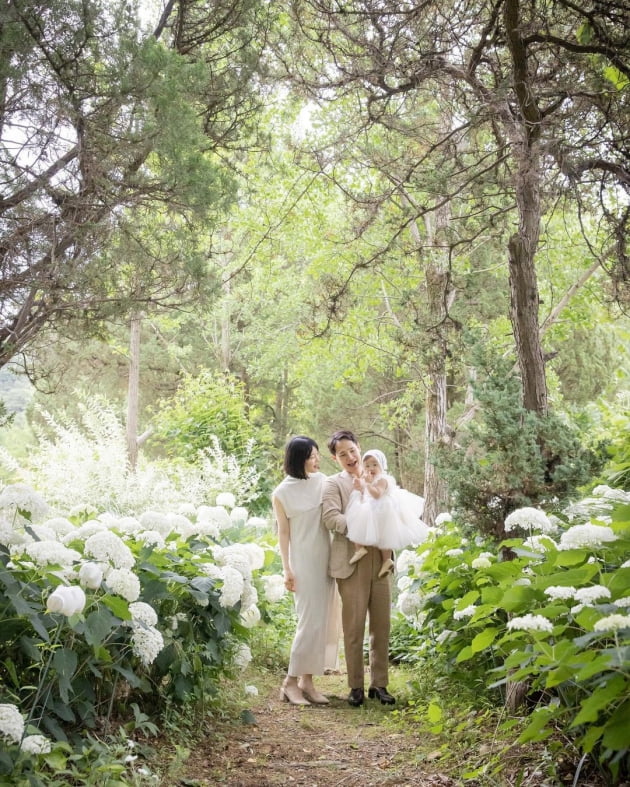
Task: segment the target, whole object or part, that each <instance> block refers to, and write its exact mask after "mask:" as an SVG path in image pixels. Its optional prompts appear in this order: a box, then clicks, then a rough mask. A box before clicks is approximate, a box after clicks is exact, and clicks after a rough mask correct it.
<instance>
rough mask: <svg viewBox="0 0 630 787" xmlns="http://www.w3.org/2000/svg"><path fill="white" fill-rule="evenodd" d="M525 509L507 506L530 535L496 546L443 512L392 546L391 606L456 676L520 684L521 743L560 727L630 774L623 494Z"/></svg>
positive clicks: (629, 522)
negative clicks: (525, 704) (415, 538)
mask: <svg viewBox="0 0 630 787" xmlns="http://www.w3.org/2000/svg"><path fill="white" fill-rule="evenodd" d="M532 512H535V510H534V509H531V508H525V509H518V510H517V511H516V512H514V514H513V517H517V520H516V521H520V522H521V523H523V522H528V521H529V523H530V524H529V525H528V526H525V525H521V527H524V528H525V529H524V533H525V534H527V537H525V535H524V536H523V537H520V538H510V539H509V540H506V541H504V542H503V543H502V544H501V545H500V548H499V550H498V552H497V551H496V549H493V548H492V547H491V545H490V544H488V543H485V542H484V541H483V539H481V538H479V537H477V538H475V539H474V540H473V541H471V540H469V539H468V538H467V536H466V534H465V533H463V532H462V530H461V528H460V527H459V526H457V525H456V524H455V523H454V522H452V521H450V522H449V521H448V520H446V521H445V522H443V523H442V524H441V525H440V527H439V528H438V531H437V532H436V534H435V536H434V537H433V538H432V540H430V541H429V542H428V543H427V544H425V545H423V546H422V547H420V548H419V549H418V550H417V552H416V553H412V552H405V553H402V555H401V556H400V557H399V567H400V568H401V569H404V568H405V567H406V568H407V572H408V575H407V577H405V578H404V582H403V583H402V584H403V585H404V587H405V590H403V591H402V592H401V594H400V597H399V607H400V608H401V609H402V610H403V612H405V613H406V615H407V617H408V618H409V625H410V627H415V628H416V630H417V648H416V650H417V652H419V653H422V655H423V656H424V657H425V658H427V659H430V660H436V661H439V662H440V663H441V664H442V666H443V668H444V669H445V671H446V672H447V674H448V675H449V677H450V678H451V679H452V680H456V679H459V680H461V681H462V682H464V683H465V684H467V685H470V683H471V681H473V682H474V681H483V682H485V684H486V688H487V690H488V691H490V692H492V691H494V692H497V691H499V690H500V691H502V692H506V691H507V690H508V688H509V686H510V685H511V684H514V683H522V684H524V685H525V686H526V687H527V692H528V701H529V703H530V707H535V710H534V712H533V713H532V714H531V716H529V717H527V720H526V725H525V727H524V728H523V729H522V732H521V734H520V736H519V742H520V743H527V742H537V741H543V740H547V739H548V738H549V737H550V736H551V735H553V734H554V733H555V732H556V731H560V732H561V734H563V735H565V736H567V737H568V738H569V739H571V740H573V741H574V743H575V745H576V746H577V747H578V748H579V749H580V751H581V752H582V753H584V754H586V755H591V756H592V757H594V758H596V759H597V760H599V761H600V762H601V763H602V764H603V766H605V767H606V768H607V769H608V770H609V772H610V773H611V774H612V775H613V777H614V778H618V777H619V776H620V775H621V774H623V775H626V776H627V775H628V773H630V745H629V741H628V737H627V718H628V715H627V714H628V708H629V707H630V614H629V611H630V597H629V596H628V588H629V587H630V567H629V566H628V561H627V555H628V553H629V550H630V497H629V496H628V494H626V493H624V492H622V491H620V490H612V489H610V488H608V487H598V488H597V489H596V490H594V495H593V497H592V498H589V499H587V500H584V501H582V502H581V503H580V504H574V505H572V506H569V507H568V508H567V509H566V510H565V511H564V512H563V513H562V514H561V516H560V517H556V518H553V517H552V518H546V517H545V516H544V515H543V514H542V512H540V511H539V512H538V513H537V514H535V516H534V517H532ZM604 518H605V521H606V522H608V521H609V520H610V521H609V523H608V524H604V521H603V520H604ZM510 529H514V524H513V523H511V524H510ZM517 529H518V528H517ZM534 530H540V534H538V535H534ZM558 532H559V536H560V537H559V538H558V537H557V533H558ZM553 536H555V537H553ZM421 550H422V551H421ZM418 552H420V554H417V553H418ZM506 556H507V557H508V559H505V558H506ZM510 557H511V559H509V558H510ZM399 584H400V580H399ZM410 630H411V629H408V631H410ZM510 723H511V720H509V721H508V722H506V724H510Z"/></svg>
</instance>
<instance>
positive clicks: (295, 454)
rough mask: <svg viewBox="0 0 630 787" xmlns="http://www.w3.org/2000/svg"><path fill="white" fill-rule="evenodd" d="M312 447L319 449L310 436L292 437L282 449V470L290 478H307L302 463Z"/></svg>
mask: <svg viewBox="0 0 630 787" xmlns="http://www.w3.org/2000/svg"><path fill="white" fill-rule="evenodd" d="M313 448H315V449H316V450H318V451H319V446H318V445H317V443H316V442H315V440H312V439H311V438H310V437H305V436H304V435H298V436H297V437H292V438H291V439H290V440H289V442H288V443H287V445H286V448H285V449H284V472H285V473H286V474H287V475H290V476H291V477H292V478H308V476H307V475H306V469H305V467H304V465H305V464H306V460H307V459H308V458H309V456H310V455H311V453H312V452H313Z"/></svg>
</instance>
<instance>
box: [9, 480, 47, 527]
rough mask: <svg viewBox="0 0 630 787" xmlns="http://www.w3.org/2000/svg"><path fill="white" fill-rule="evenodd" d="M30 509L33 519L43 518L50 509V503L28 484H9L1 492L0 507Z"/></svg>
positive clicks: (20, 509)
mask: <svg viewBox="0 0 630 787" xmlns="http://www.w3.org/2000/svg"><path fill="white" fill-rule="evenodd" d="M3 508H4V509H9V510H11V511H18V510H19V511H28V513H29V514H30V515H31V521H32V522H35V521H37V520H38V519H42V518H43V517H44V516H45V515H46V513H47V511H48V503H47V502H46V501H45V500H44V498H43V497H42V496H41V495H40V494H39V493H38V492H36V491H35V490H34V489H31V487H30V486H28V484H9V485H8V486H5V487H4V489H3V490H2V492H0V509H3Z"/></svg>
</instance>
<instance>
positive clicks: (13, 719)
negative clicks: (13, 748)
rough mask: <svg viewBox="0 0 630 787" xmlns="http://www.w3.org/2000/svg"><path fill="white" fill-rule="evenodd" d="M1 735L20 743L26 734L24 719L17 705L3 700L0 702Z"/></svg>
mask: <svg viewBox="0 0 630 787" xmlns="http://www.w3.org/2000/svg"><path fill="white" fill-rule="evenodd" d="M0 735H4V737H5V738H8V739H9V740H11V741H13V742H14V743H19V742H20V741H21V740H22V735H24V719H23V718H22V714H21V713H20V711H19V710H18V709H17V707H16V706H15V705H11V704H10V703H7V702H3V703H1V704H0Z"/></svg>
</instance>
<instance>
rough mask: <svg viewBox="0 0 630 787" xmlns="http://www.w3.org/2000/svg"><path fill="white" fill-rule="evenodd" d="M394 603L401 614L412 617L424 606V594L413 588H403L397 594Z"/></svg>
mask: <svg viewBox="0 0 630 787" xmlns="http://www.w3.org/2000/svg"><path fill="white" fill-rule="evenodd" d="M396 605H397V607H398V609H399V610H400V611H401V612H402V614H403V615H405V616H406V617H413V616H415V615H417V614H418V612H420V610H421V609H422V607H423V606H424V596H422V595H421V594H420V593H418V592H417V591H415V590H403V591H402V592H401V593H399V594H398V599H397V601H396Z"/></svg>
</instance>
